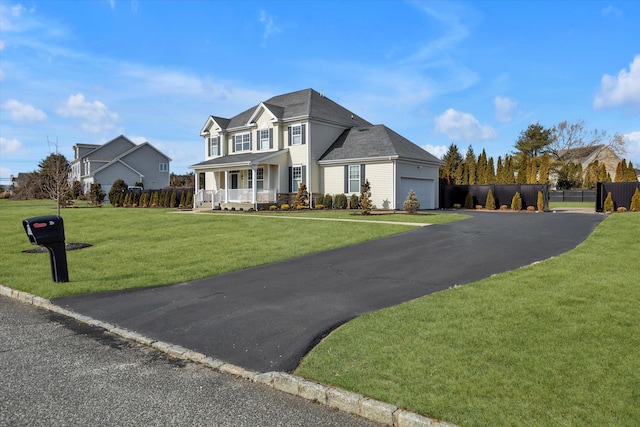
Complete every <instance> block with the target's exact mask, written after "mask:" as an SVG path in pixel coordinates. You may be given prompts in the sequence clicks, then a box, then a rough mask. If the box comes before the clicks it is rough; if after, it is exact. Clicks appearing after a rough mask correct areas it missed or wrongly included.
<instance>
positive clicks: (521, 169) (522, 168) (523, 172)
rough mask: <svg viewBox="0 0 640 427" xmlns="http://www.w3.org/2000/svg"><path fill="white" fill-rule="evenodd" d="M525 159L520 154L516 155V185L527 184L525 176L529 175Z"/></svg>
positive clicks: (527, 163)
mask: <svg viewBox="0 0 640 427" xmlns="http://www.w3.org/2000/svg"><path fill="white" fill-rule="evenodd" d="M527 159H528V158H527V157H525V156H524V155H522V154H519V155H518V159H517V162H518V170H517V172H516V184H526V183H527V175H529V172H528V169H529V162H528V161H527Z"/></svg>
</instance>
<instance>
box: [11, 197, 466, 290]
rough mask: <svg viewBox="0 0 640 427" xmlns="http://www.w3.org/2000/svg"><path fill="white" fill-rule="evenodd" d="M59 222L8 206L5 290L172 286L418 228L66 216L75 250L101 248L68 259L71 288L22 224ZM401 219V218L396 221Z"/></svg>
mask: <svg viewBox="0 0 640 427" xmlns="http://www.w3.org/2000/svg"><path fill="white" fill-rule="evenodd" d="M55 214H56V209H55V204H54V203H52V202H49V201H29V202H20V201H7V200H0V224H1V225H2V233H3V236H2V240H0V262H1V265H2V269H0V284H3V285H6V286H9V287H11V288H14V289H19V290H23V291H26V292H29V293H32V294H35V295H40V296H42V297H45V298H54V297H56V296H62V295H69V294H76V293H86V292H99V291H106V290H114V289H126V288H137V287H146V286H154V285H165V284H171V283H179V282H184V281H188V280H194V279H198V278H202V277H207V276H211V275H216V274H220V273H224V272H228V271H233V270H238V269H242V268H248V267H253V266H256V265H259V264H265V263H268V262H273V261H278V260H283V259H288V258H293V257H296V256H300V255H304V254H308V253H312V252H317V251H323V250H328V249H333V248H337V247H341V246H347V245H352V244H355V243H359V242H363V241H366V240H370V239H377V238H381V237H384V236H389V235H392V234H396V233H402V232H405V231H408V230H412V229H413V228H414V227H413V226H410V225H400V224H395V225H393V224H392V225H390V224H380V223H358V222H334V221H314V220H307V221H297V220H292V219H289V218H284V217H277V216H276V218H273V217H272V216H271V215H269V216H267V215H261V214H258V213H256V214H249V213H241V212H238V213H235V214H232V215H225V214H209V215H193V214H190V213H176V212H175V211H173V210H169V209H122V208H120V209H114V208H111V207H110V206H109V205H106V206H105V207H103V208H78V209H64V210H63V211H62V217H63V219H64V225H65V234H66V241H67V243H71V242H76V243H89V244H91V245H93V246H92V247H90V248H87V249H81V250H76V251H70V252H68V253H67V260H68V267H69V280H70V282H69V283H64V284H63V283H53V282H52V280H51V271H50V268H49V256H48V254H46V253H42V254H27V253H22V251H23V250H26V249H32V248H33V246H31V245H30V244H29V240H28V239H27V236H26V235H25V232H24V229H23V227H22V220H23V219H24V218H28V217H33V216H40V215H55ZM294 214H296V215H297V213H294ZM336 216H337V217H340V215H339V214H337V215H336ZM393 216H396V215H390V216H388V219H391V218H392V217H393ZM397 216H402V217H403V218H405V219H406V218H408V217H410V216H409V215H402V214H398V215H397ZM352 218H353V217H352ZM366 218H368V217H360V218H358V219H366ZM461 218H465V216H463V215H455V214H454V215H452V214H438V215H420V216H415V218H414V220H416V221H417V220H420V219H422V221H423V222H442V221H453V220H457V219H461Z"/></svg>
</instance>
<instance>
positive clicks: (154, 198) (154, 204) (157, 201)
mask: <svg viewBox="0 0 640 427" xmlns="http://www.w3.org/2000/svg"><path fill="white" fill-rule="evenodd" d="M150 205H151V207H152V208H157V207H158V206H160V198H159V197H158V192H157V191H154V192H153V194H152V195H151V203H150Z"/></svg>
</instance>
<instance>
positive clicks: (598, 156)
mask: <svg viewBox="0 0 640 427" xmlns="http://www.w3.org/2000/svg"><path fill="white" fill-rule="evenodd" d="M559 156H560V160H561V161H563V162H571V163H574V164H579V165H581V166H582V171H583V178H584V173H585V171H586V170H587V167H588V166H589V165H590V164H591V163H593V162H595V161H596V160H597V161H598V163H599V164H602V163H604V165H605V168H606V169H607V173H609V175H611V178H612V179H613V178H614V177H615V176H616V168H617V167H618V163H620V162H621V161H622V159H620V157H618V155H617V154H616V153H615V152H614V151H613V150H612V149H611V148H609V147H607V146H606V145H593V146H591V147H579V148H573V149H571V150H564V151H561V152H560V153H559ZM550 178H551V181H552V182H553V183H555V182H556V180H557V177H555V176H551V177H550Z"/></svg>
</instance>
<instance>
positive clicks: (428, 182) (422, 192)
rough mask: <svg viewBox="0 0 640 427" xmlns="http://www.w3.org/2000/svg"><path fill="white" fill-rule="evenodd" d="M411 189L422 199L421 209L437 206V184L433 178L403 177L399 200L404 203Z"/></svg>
mask: <svg viewBox="0 0 640 427" xmlns="http://www.w3.org/2000/svg"><path fill="white" fill-rule="evenodd" d="M410 190H413V192H414V193H416V197H417V198H418V200H419V201H420V209H434V208H435V186H434V180H433V179H419V178H405V177H401V178H400V194H399V195H398V196H399V197H398V200H399V201H401V202H402V203H404V200H405V199H406V198H407V194H409V191H410Z"/></svg>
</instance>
